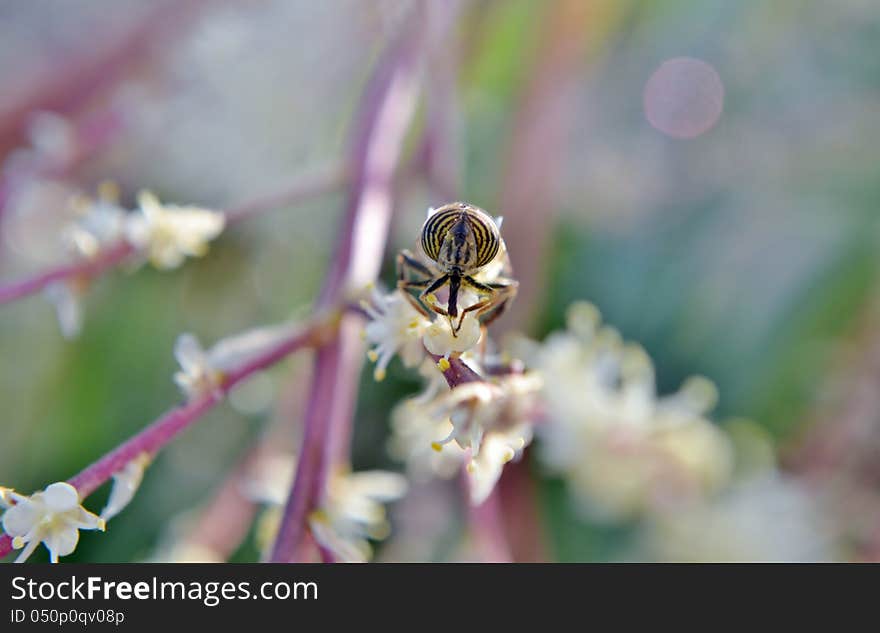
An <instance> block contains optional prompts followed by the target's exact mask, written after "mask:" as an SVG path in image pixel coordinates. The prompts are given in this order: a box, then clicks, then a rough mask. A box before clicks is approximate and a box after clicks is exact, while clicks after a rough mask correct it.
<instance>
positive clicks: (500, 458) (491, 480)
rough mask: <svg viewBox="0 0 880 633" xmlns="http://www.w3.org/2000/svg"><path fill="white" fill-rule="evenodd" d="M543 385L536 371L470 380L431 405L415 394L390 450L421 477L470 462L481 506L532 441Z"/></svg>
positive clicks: (402, 410)
mask: <svg viewBox="0 0 880 633" xmlns="http://www.w3.org/2000/svg"><path fill="white" fill-rule="evenodd" d="M540 387H541V379H540V377H539V376H538V375H536V374H534V373H527V374H509V375H504V376H501V377H499V378H495V379H493V382H487V381H474V382H467V383H465V384H463V385H459V386H458V387H455V388H454V389H452V390H450V391H447V392H445V393H443V394H441V395H438V396H437V397H436V398H435V399H434V400H433V401H431V402H427V403H426V402H424V401H423V400H422V399H421V398H418V397H417V398H411V399H409V400H407V401H404V402H403V403H402V404H400V405H398V407H396V408H395V410H394V413H393V414H392V429H393V435H392V438H391V441H390V444H389V450H390V451H391V454H392V456H394V457H396V458H398V459H403V460H406V462H407V464H408V467H409V469H410V470H411V471H412V472H414V473H415V474H416V475H422V476H423V475H424V474H426V473H433V474H436V475H439V476H442V477H449V476H452V475H453V474H454V473H455V471H456V470H457V468H458V467H459V466H460V465H461V464H462V463H466V465H467V472H468V473H469V479H470V483H471V487H470V489H471V502H472V503H473V504H474V505H479V504H480V503H482V502H483V501H484V500H485V499H486V497H488V496H489V493H490V492H491V491H492V489H493V487H494V486H495V484H496V483H497V481H498V478H499V477H500V476H501V471H502V469H503V466H504V464H506V463H507V462H509V461H510V460H512V459H514V458H515V457H517V456H518V455H519V454H520V453H521V452H522V450H523V449H524V448H525V447H526V446H528V444H529V443H530V442H531V440H532V422H533V418H534V415H535V410H536V404H537V395H538V393H539V391H540ZM429 447H430V449H431V450H430V451H429V450H428V448H429Z"/></svg>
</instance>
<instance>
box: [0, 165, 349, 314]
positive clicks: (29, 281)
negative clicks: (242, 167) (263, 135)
mask: <svg viewBox="0 0 880 633" xmlns="http://www.w3.org/2000/svg"><path fill="white" fill-rule="evenodd" d="M341 182H342V177H341V176H340V174H339V172H338V171H337V172H335V173H333V172H329V171H328V172H326V173H323V172H322V173H320V174H318V175H316V176H311V177H309V178H303V179H302V180H301V181H299V182H297V183H296V184H295V185H293V186H291V187H289V188H288V189H285V190H283V191H279V192H277V193H274V194H271V195H268V196H265V197H263V198H260V199H258V200H254V201H252V202H248V203H245V204H242V205H240V206H237V207H233V208H231V209H229V210H228V211H226V212H225V213H226V218H227V221H228V223H229V224H230V225H233V224H238V223H239V222H242V221H244V220H246V219H249V218H251V217H253V216H255V215H257V214H258V213H262V212H265V211H268V210H270V209H274V208H278V207H283V206H287V205H290V204H294V203H297V202H302V201H303V200H306V199H309V198H312V197H315V196H318V195H321V194H323V193H327V192H328V191H331V190H333V189H335V188H336V187H338V186H339V185H340V184H341ZM135 250H136V249H135V247H134V246H133V245H132V244H130V243H129V242H127V241H125V240H121V241H119V242H117V243H116V244H113V245H112V246H110V247H108V248H107V249H106V250H104V251H103V252H101V253H99V254H98V255H97V256H95V257H93V258H91V259H88V260H83V261H79V262H76V263H73V264H65V265H63V266H58V267H56V268H52V269H50V270H47V271H45V272H43V273H40V274H38V275H35V276H33V277H28V278H26V279H22V280H20V281H15V282H12V283H11V284H8V285H6V286H2V287H0V304H4V303H9V302H10V301H15V300H16V299H21V298H22V297H27V296H29V295H32V294H35V293H37V292H40V291H41V290H43V289H44V288H45V287H46V286H48V285H50V284H52V283H54V282H57V281H63V280H65V279H74V278H83V277H84V278H92V277H97V276H98V275H100V274H102V273H104V272H106V271H107V270H109V269H111V268H114V267H115V266H118V265H119V264H121V263H122V262H124V261H125V260H126V259H127V258H128V257H129V256H131V255H133V254H134V253H135Z"/></svg>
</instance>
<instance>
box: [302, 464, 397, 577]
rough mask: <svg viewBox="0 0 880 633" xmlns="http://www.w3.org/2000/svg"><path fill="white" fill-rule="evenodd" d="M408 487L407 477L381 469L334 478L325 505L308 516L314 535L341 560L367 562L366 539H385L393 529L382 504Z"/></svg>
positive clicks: (368, 555)
mask: <svg viewBox="0 0 880 633" xmlns="http://www.w3.org/2000/svg"><path fill="white" fill-rule="evenodd" d="M406 488H407V484H406V478H405V477H403V476H402V475H399V474H397V473H390V472H384V471H379V470H374V471H364V472H359V473H351V474H337V475H335V476H333V477H331V479H330V482H329V483H328V488H327V497H326V500H325V503H324V505H323V507H321V508H320V509H318V510H316V511H315V512H313V513H312V514H311V516H310V517H309V528H310V530H311V532H312V536H313V537H314V538H315V540H316V541H317V542H318V543H319V544H320V545H322V546H323V547H326V548H327V549H329V550H330V551H331V552H332V553H333V555H334V556H335V557H336V559H337V560H338V561H339V562H351V563H354V562H366V561H367V560H369V559H370V557H371V556H372V548H371V547H370V544H369V542H368V540H367V539H372V540H382V539H385V538H387V536H388V534H389V532H390V529H391V528H390V525H389V523H388V520H387V519H386V515H385V508H384V505H383V504H385V503H388V502H390V501H394V500H396V499H399V498H400V497H402V496H403V495H404V494H405V493H406Z"/></svg>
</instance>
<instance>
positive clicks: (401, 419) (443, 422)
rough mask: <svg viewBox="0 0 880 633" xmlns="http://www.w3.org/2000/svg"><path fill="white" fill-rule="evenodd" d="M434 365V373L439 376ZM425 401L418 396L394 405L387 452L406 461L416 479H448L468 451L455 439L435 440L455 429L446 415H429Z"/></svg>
mask: <svg viewBox="0 0 880 633" xmlns="http://www.w3.org/2000/svg"><path fill="white" fill-rule="evenodd" d="M433 365H434V364H433V363H431V368H432V370H433V371H434V373H435V374H437V375H439V376H441V378H442V374H440V372H438V371H437V369H436V368H435V367H434V366H433ZM445 385H446V383H445V380H444V387H445ZM425 404H426V403H425V402H423V401H421V400H420V398H409V399H407V400H404V401H403V402H401V403H400V404H399V405H397V406H396V407H395V408H394V410H393V411H392V413H391V429H392V435H391V438H390V439H389V442H388V452H389V454H390V455H391V456H392V457H393V458H394V459H397V460H399V461H402V462H406V464H407V470H408V472H409V473H410V475H411V476H412V477H414V478H415V479H417V480H420V481H424V480H426V479H428V478H429V477H431V476H437V477H442V478H444V479H448V478H450V477H453V476H454V475H456V474H457V473H458V472H459V470H460V469H461V466H462V464H463V463H464V462H465V461H466V459H467V452H466V451H465V450H464V449H463V448H461V447H460V446H459V445H458V444H457V443H454V442H453V443H450V444H448V445H446V446H441V445H440V444H439V443H438V441H437V440H438V439H440V438H444V437H449V436H450V435H451V434H452V432H453V430H454V428H453V426H452V422H451V421H450V420H449V417H448V416H447V417H445V418H444V417H439V416H436V415H432V412H431V411H430V409H429V408H428V407H426V406H425ZM438 448H439V449H440V450H437V449H438Z"/></svg>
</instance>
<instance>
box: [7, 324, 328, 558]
mask: <svg viewBox="0 0 880 633" xmlns="http://www.w3.org/2000/svg"><path fill="white" fill-rule="evenodd" d="M331 329H332V326H331V325H328V324H327V323H322V322H318V323H315V324H313V325H311V326H309V327H306V328H304V329H303V330H301V331H299V332H296V333H295V334H291V335H290V336H289V337H287V338H285V339H284V340H282V341H281V342H279V343H278V344H276V345H275V346H273V347H272V348H271V349H269V350H267V351H265V352H263V353H262V354H260V355H258V356H256V357H254V358H253V359H252V360H249V361H248V362H246V363H244V364H242V365H241V366H240V367H238V368H236V369H234V370H232V371H230V372H227V374H226V375H225V377H224V380H223V383H222V385H221V386H220V388H219V389H218V390H216V391H213V392H210V393H206V394H204V395H202V396H200V397H198V398H196V399H195V400H193V401H192V402H188V403H187V404H185V405H182V406H179V407H176V408H174V409H172V410H171V411H169V412H168V413H166V414H165V415H163V416H162V417H160V418H159V419H158V420H156V421H155V422H153V423H152V424H150V425H149V426H147V427H146V428H145V429H143V430H142V431H141V432H140V433H138V434H137V435H134V436H133V437H131V438H130V439H128V440H127V441H125V442H123V443H122V444H120V445H119V446H118V447H116V448H115V449H113V450H112V451H110V452H109V453H107V454H106V455H104V456H103V457H101V458H100V459H98V460H97V461H96V462H94V463H92V464H91V465H90V466H87V467H86V468H85V469H83V470H82V471H80V472H79V473H78V474H76V475H74V476H73V477H71V478H70V479H68V480H67V481H68V483H69V484H70V485H72V486H73V487H74V488H76V489H77V492H79V496H80V499H84V498H86V497H88V496H89V495H90V494H91V493H92V492H94V491H95V490H96V489H97V488H98V487H99V486H100V485H101V484H103V483H104V482H106V481H107V480H108V479H110V477H112V476H113V474H114V473H117V472H119V471H120V470H121V469H122V468H124V467H125V465H126V464H128V463H129V462H130V461H131V460H133V459H135V458H136V457H137V456H138V455H141V454H142V453H148V454H151V455H152V454H154V453H156V452H157V451H158V450H159V449H161V448H162V447H163V446H165V445H166V444H168V443H169V442H170V441H171V440H173V439H174V438H175V437H176V436H177V434H178V433H180V432H181V431H183V430H184V429H185V428H187V427H189V426H190V425H191V424H192V423H193V422H195V421H196V420H198V419H199V418H201V417H202V416H203V415H204V414H205V413H207V412H208V411H209V410H211V409H212V408H214V406H215V405H217V404H218V403H219V402H220V401H222V400H223V396H225V395H226V394H228V393H229V392H230V391H231V390H232V388H233V387H235V386H236V385H237V384H239V383H241V382H242V381H244V380H245V379H247V378H248V377H250V376H251V375H253V374H254V373H256V372H258V371H260V370H261V369H264V368H266V367H269V366H271V365H274V364H275V363H277V362H278V361H280V360H282V359H283V358H285V357H286V356H288V355H289V354H292V353H293V352H295V351H296V350H298V349H301V348H303V347H306V346H310V345H317V344H319V343H320V342H321V341H322V340H323V339H324V338H325V337H326V336H327V335H328V332H329V331H330V330H331ZM11 548H12V540H11V539H10V538H9V536H7V535H3V536H2V537H0V557H2V556H5V555H6V554H8V553H9V552H10V551H11Z"/></svg>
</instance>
